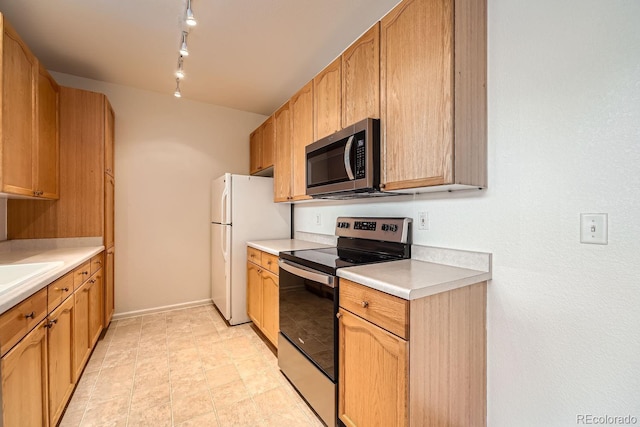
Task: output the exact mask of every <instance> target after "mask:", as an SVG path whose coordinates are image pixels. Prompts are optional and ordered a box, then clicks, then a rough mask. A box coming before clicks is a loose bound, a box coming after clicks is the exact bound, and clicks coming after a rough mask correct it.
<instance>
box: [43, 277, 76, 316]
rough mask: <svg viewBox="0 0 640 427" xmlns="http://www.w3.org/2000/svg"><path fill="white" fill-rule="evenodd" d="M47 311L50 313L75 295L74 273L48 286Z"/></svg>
mask: <svg viewBox="0 0 640 427" xmlns="http://www.w3.org/2000/svg"><path fill="white" fill-rule="evenodd" d="M47 289H48V291H47V293H48V295H47V301H48V302H47V311H48V312H49V313H50V312H52V311H53V310H55V308H56V307H57V306H59V305H60V303H61V302H62V301H64V300H66V299H67V297H68V296H69V295H71V294H72V293H73V271H72V272H69V273H67V274H65V275H64V276H62V277H61V278H59V279H58V280H56V281H55V282H53V283H51V284H50V285H49V286H47Z"/></svg>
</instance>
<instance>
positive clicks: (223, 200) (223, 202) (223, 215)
mask: <svg viewBox="0 0 640 427" xmlns="http://www.w3.org/2000/svg"><path fill="white" fill-rule="evenodd" d="M228 200H229V191H228V190H227V187H226V186H225V188H224V190H223V191H222V195H221V196H220V224H228V222H227V202H228Z"/></svg>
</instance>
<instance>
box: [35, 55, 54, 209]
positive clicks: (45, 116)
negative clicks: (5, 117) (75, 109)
mask: <svg viewBox="0 0 640 427" xmlns="http://www.w3.org/2000/svg"><path fill="white" fill-rule="evenodd" d="M36 95H37V96H36V106H37V111H38V113H37V115H36V122H37V125H38V126H37V129H38V132H37V134H36V139H35V143H36V149H35V155H36V158H37V161H36V164H35V167H34V172H33V173H34V180H35V183H36V185H35V188H36V192H37V193H38V194H36V196H41V197H45V198H48V199H57V198H58V195H59V194H58V181H59V167H60V153H59V150H60V142H59V141H60V139H59V123H60V122H59V117H58V110H59V109H58V99H59V95H60V87H59V86H58V84H57V83H56V81H55V80H53V78H52V77H51V75H50V74H49V73H48V72H47V70H45V69H44V67H43V66H42V64H39V67H38V76H37V92H36Z"/></svg>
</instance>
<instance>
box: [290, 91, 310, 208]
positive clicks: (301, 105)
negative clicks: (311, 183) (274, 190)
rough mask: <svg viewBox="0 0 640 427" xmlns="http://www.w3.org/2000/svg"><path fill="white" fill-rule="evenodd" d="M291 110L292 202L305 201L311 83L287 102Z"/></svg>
mask: <svg viewBox="0 0 640 427" xmlns="http://www.w3.org/2000/svg"><path fill="white" fill-rule="evenodd" d="M289 108H290V109H291V148H292V167H293V187H292V188H293V190H292V193H293V194H292V195H291V197H292V200H305V199H310V198H311V197H309V196H307V195H306V194H307V181H306V176H305V170H306V162H307V160H306V155H305V147H306V146H307V145H309V144H311V143H312V142H313V81H310V82H309V83H307V84H306V85H305V86H304V87H303V88H302V89H300V90H299V91H298V93H296V94H295V95H293V97H292V98H291V99H290V100H289Z"/></svg>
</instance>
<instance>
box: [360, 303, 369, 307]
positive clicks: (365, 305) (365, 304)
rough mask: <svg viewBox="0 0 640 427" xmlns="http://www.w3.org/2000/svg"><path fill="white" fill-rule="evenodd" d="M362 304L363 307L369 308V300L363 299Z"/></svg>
mask: <svg viewBox="0 0 640 427" xmlns="http://www.w3.org/2000/svg"><path fill="white" fill-rule="evenodd" d="M360 305H362V308H367V307H369V302H368V301H362V302H361V303H360Z"/></svg>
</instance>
